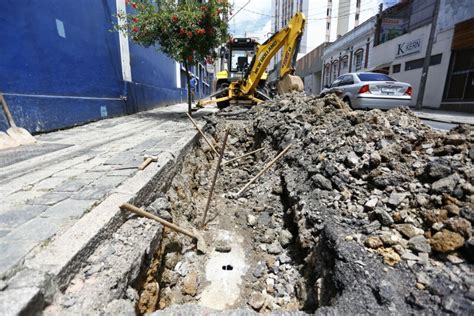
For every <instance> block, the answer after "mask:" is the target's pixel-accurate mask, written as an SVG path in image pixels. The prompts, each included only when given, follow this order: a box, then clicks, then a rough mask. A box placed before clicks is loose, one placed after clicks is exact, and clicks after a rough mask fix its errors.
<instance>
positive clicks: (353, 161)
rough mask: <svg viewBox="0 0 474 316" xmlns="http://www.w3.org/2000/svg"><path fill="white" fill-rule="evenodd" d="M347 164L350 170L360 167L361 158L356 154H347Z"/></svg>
mask: <svg viewBox="0 0 474 316" xmlns="http://www.w3.org/2000/svg"><path fill="white" fill-rule="evenodd" d="M345 163H346V166H348V167H349V168H354V167H356V166H357V165H359V157H358V156H357V154H356V153H355V152H353V151H351V152H350V153H349V154H347V156H346V160H345Z"/></svg>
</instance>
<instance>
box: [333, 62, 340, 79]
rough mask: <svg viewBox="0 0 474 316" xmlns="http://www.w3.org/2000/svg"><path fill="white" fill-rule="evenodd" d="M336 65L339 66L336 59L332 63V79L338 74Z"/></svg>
mask: <svg viewBox="0 0 474 316" xmlns="http://www.w3.org/2000/svg"><path fill="white" fill-rule="evenodd" d="M338 66H339V63H338V62H337V60H336V61H334V62H333V63H332V79H333V80H334V79H336V78H337V76H338V73H337V71H338V69H337V68H338Z"/></svg>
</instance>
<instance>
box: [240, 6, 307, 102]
mask: <svg viewBox="0 0 474 316" xmlns="http://www.w3.org/2000/svg"><path fill="white" fill-rule="evenodd" d="M305 21H306V19H305V17H304V14H303V13H301V12H298V13H296V14H295V15H294V16H293V17H292V18H291V20H290V21H289V23H288V26H287V27H285V28H283V29H282V30H280V31H279V32H277V33H275V34H273V36H272V37H270V38H269V39H268V40H267V41H266V42H265V43H263V44H262V45H260V46H259V47H258V49H257V52H256V53H255V56H254V58H253V60H252V63H251V64H250V67H249V70H248V71H247V73H246V75H245V77H244V78H243V81H242V85H241V87H240V91H241V93H242V94H244V95H251V94H253V93H254V92H255V90H256V88H257V86H258V83H259V81H260V79H261V78H262V76H263V74H264V72H265V70H266V68H267V66H268V64H269V63H270V60H271V59H272V58H273V57H274V56H275V55H276V54H277V53H278V52H279V51H280V49H281V48H282V47H284V50H283V59H282V62H281V67H280V80H282V83H283V84H284V86H285V87H284V88H283V91H280V92H287V91H284V90H291V89H292V87H293V86H294V85H295V83H294V82H292V81H291V80H292V78H290V77H289V76H291V75H292V74H293V72H294V63H295V60H296V53H297V51H298V46H299V43H300V39H301V35H302V34H303V30H304V25H305ZM291 77H294V76H291ZM288 80H290V81H289V82H288ZM299 81H301V79H300V78H299ZM285 82H286V83H285ZM298 84H299V82H298V83H296V85H298ZM301 84H302V82H301ZM279 90H280V87H279Z"/></svg>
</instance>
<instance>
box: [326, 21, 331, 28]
mask: <svg viewBox="0 0 474 316" xmlns="http://www.w3.org/2000/svg"><path fill="white" fill-rule="evenodd" d="M330 28H331V23H330V22H327V23H326V29H327V30H329V29H330Z"/></svg>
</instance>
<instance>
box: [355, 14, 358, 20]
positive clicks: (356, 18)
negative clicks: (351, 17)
mask: <svg viewBox="0 0 474 316" xmlns="http://www.w3.org/2000/svg"><path fill="white" fill-rule="evenodd" d="M355 20H356V21H358V20H359V13H356V14H355Z"/></svg>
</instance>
